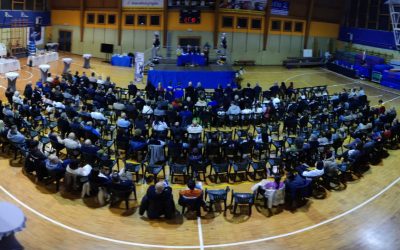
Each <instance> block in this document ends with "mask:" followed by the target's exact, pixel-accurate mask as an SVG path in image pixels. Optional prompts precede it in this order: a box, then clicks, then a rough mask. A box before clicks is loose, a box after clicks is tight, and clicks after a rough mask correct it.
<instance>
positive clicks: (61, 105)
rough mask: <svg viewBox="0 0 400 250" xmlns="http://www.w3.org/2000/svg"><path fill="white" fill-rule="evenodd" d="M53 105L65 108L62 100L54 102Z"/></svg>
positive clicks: (57, 107)
mask: <svg viewBox="0 0 400 250" xmlns="http://www.w3.org/2000/svg"><path fill="white" fill-rule="evenodd" d="M53 107H54V108H56V109H63V110H64V109H65V105H64V104H63V103H61V102H53Z"/></svg>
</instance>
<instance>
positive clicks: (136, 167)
mask: <svg viewBox="0 0 400 250" xmlns="http://www.w3.org/2000/svg"><path fill="white" fill-rule="evenodd" d="M141 167H142V164H141V163H126V162H125V171H129V172H132V173H138V172H139V171H140V168H141Z"/></svg>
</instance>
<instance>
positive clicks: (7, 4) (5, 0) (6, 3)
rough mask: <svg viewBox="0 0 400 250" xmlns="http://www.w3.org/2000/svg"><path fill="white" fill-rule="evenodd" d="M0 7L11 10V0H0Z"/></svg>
mask: <svg viewBox="0 0 400 250" xmlns="http://www.w3.org/2000/svg"><path fill="white" fill-rule="evenodd" d="M1 9H2V10H11V9H12V0H1Z"/></svg>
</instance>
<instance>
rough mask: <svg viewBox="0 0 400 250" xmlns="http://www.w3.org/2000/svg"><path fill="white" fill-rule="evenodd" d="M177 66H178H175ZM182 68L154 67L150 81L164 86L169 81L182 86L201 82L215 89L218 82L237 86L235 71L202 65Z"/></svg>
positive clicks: (223, 85) (224, 85)
mask: <svg viewBox="0 0 400 250" xmlns="http://www.w3.org/2000/svg"><path fill="white" fill-rule="evenodd" d="M175 67H176V66H175ZM179 68H181V69H175V70H174V69H170V70H162V69H154V70H149V72H148V77H147V79H148V81H150V82H151V83H152V84H153V85H155V86H157V85H158V83H162V84H163V86H164V88H166V87H167V86H168V84H169V83H175V84H176V83H180V84H181V87H183V88H185V87H187V85H188V82H191V81H193V82H196V83H197V82H201V84H202V86H203V87H204V88H206V89H215V88H216V87H217V86H218V84H221V86H222V87H226V86H227V85H228V84H231V85H232V86H233V87H235V86H236V85H235V71H233V70H230V69H226V70H222V69H221V70H207V69H204V68H202V67H199V68H194V69H186V68H182V67H179Z"/></svg>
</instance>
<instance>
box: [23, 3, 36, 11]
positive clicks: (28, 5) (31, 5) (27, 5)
mask: <svg viewBox="0 0 400 250" xmlns="http://www.w3.org/2000/svg"><path fill="white" fill-rule="evenodd" d="M33 4H34V3H33V1H25V9H26V10H34V7H35V6H33Z"/></svg>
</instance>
